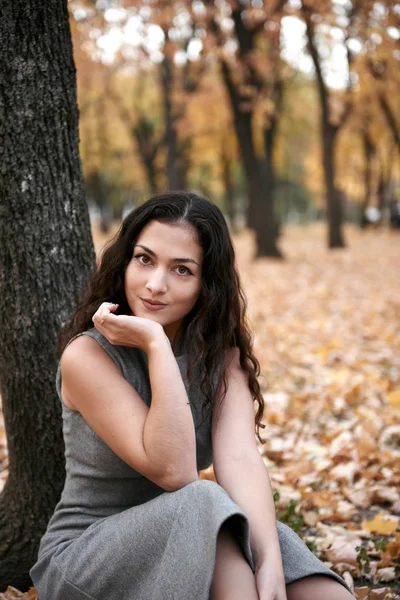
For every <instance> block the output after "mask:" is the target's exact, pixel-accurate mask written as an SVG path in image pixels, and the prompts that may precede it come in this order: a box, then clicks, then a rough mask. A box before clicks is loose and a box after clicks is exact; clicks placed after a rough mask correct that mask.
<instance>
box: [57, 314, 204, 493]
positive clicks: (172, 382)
mask: <svg viewBox="0 0 400 600" xmlns="http://www.w3.org/2000/svg"><path fill="white" fill-rule="evenodd" d="M111 317H113V319H119V322H118V326H120V325H121V326H122V328H123V332H124V335H125V336H126V339H129V327H131V332H130V339H131V341H134V338H135V336H134V333H133V331H134V328H135V327H138V326H139V325H140V326H142V327H147V326H149V327H150V328H151V335H148V334H147V333H146V335H144V334H143V331H141V339H144V338H146V339H148V340H149V343H148V344H146V350H147V355H148V364H149V373H150V383H151V390H152V398H151V406H150V408H149V407H147V406H146V404H145V403H144V401H143V400H142V398H141V397H140V396H139V394H138V393H137V392H136V390H135V389H134V388H133V387H132V386H131V385H130V384H129V383H128V382H127V381H126V380H125V379H124V377H123V376H122V374H121V372H120V370H119V369H118V367H117V366H116V365H115V364H114V362H113V361H112V360H111V358H110V357H109V356H108V355H107V354H106V352H105V351H104V350H103V349H102V348H101V347H100V346H99V344H98V343H97V342H96V341H95V340H93V339H92V338H90V337H88V336H81V337H79V338H77V339H75V340H74V341H73V342H72V343H71V344H70V345H69V346H68V347H67V348H66V350H65V351H64V353H63V356H62V359H61V372H62V396H63V398H64V400H66V401H67V402H68V404H69V405H70V406H72V407H73V408H74V409H75V410H78V411H79V412H80V413H81V414H82V416H83V417H84V419H85V420H86V421H87V422H88V423H89V425H90V426H91V427H92V429H94V431H95V432H96V433H97V434H98V435H99V436H100V437H101V438H102V439H103V441H104V442H105V443H106V444H107V445H108V446H110V448H111V449H112V450H113V451H114V452H115V453H116V454H118V456H120V458H122V459H123V460H124V461H125V462H127V463H128V464H129V465H130V466H131V467H133V468H134V469H135V470H137V471H138V472H139V473H141V474H142V475H144V476H145V477H148V478H149V479H151V480H152V481H154V482H155V483H156V484H157V485H159V486H160V487H162V488H164V489H165V490H167V491H173V490H176V489H179V488H181V487H183V486H185V485H187V484H188V483H190V482H191V481H195V480H196V479H198V473H197V465H196V442H195V432H194V423H193V418H192V413H191V409H190V405H189V400H188V397H187V393H186V389H185V386H184V383H183V381H182V377H181V373H180V371H179V367H178V365H177V362H176V359H175V356H174V354H173V352H172V349H171V345H170V343H169V340H168V338H167V337H166V335H165V333H164V331H163V329H162V327H161V326H158V325H157V324H155V323H154V322H150V323H143V322H144V321H148V320H147V319H137V318H136V317H126V316H121V317H115V316H114V315H111ZM113 319H110V317H107V318H106V319H105V321H106V322H107V321H108V320H111V321H112V322H113V323H114V324H115V323H116V321H114V320H113ZM130 319H136V322H133V321H129V320H130ZM138 321H140V323H138ZM156 325H157V326H156ZM104 327H106V323H104ZM103 329H104V328H103ZM116 331H117V329H114V331H113V334H112V335H113V336H114V337H113V339H114V340H115V339H116V338H115V335H116ZM136 342H137V340H136ZM125 345H128V344H125ZM131 345H132V346H134V345H136V344H135V343H132V344H131ZM142 345H143V344H142Z"/></svg>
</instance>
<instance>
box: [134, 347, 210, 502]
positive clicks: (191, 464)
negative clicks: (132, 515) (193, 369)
mask: <svg viewBox="0 0 400 600" xmlns="http://www.w3.org/2000/svg"><path fill="white" fill-rule="evenodd" d="M147 356H148V365H149V375H150V384H151V405H150V409H149V412H148V415H147V418H146V421H145V425H144V429H143V446H144V449H145V452H146V454H147V456H148V458H149V460H150V461H151V462H152V463H153V464H154V465H159V467H160V472H162V473H163V474H165V489H170V490H171V491H172V490H174V489H178V488H179V487H183V486H184V485H187V484H188V483H190V482H191V481H194V480H196V479H198V474H197V464H196V437H195V430H194V423H193V417H192V412H191V409H190V404H189V399H188V396H187V393H186V389H185V386H184V383H183V381H182V376H181V373H180V370H179V367H178V364H177V362H176V359H175V356H174V354H173V352H172V348H171V345H170V343H169V341H168V338H167V337H166V336H165V337H160V338H159V339H157V340H155V341H154V343H153V344H152V345H151V346H150V347H149V349H148V352H147Z"/></svg>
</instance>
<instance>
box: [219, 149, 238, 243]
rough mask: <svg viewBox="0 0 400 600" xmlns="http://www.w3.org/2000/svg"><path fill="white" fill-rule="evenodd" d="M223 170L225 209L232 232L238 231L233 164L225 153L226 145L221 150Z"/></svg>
mask: <svg viewBox="0 0 400 600" xmlns="http://www.w3.org/2000/svg"><path fill="white" fill-rule="evenodd" d="M220 156H221V168H222V182H223V185H224V199H225V209H226V212H227V214H228V218H229V223H230V226H231V229H232V231H237V224H236V216H237V214H236V213H237V211H236V204H235V196H234V189H233V181H232V164H231V162H232V161H231V159H230V158H229V156H228V154H227V153H226V152H225V149H224V143H223V145H222V148H221V155H220Z"/></svg>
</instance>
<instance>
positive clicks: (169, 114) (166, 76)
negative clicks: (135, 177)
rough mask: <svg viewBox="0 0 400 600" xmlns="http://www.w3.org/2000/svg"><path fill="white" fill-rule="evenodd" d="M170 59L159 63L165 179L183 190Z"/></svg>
mask: <svg viewBox="0 0 400 600" xmlns="http://www.w3.org/2000/svg"><path fill="white" fill-rule="evenodd" d="M172 77H173V74H172V60H171V59H170V58H169V56H167V55H166V56H165V57H164V60H163V61H162V63H161V87H162V91H163V101H164V113H165V143H166V147H167V165H166V171H167V181H168V189H170V190H183V189H185V187H186V182H185V181H184V176H183V170H182V167H181V164H180V163H181V160H180V159H181V157H180V153H179V147H178V143H179V141H178V132H177V130H176V115H174V107H173V104H172Z"/></svg>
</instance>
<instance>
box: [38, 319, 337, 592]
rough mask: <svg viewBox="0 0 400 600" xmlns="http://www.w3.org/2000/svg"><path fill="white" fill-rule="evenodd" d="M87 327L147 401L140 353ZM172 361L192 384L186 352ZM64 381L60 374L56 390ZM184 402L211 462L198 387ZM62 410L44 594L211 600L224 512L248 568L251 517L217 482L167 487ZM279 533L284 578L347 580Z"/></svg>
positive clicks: (201, 453) (43, 558) (42, 552)
mask: <svg viewBox="0 0 400 600" xmlns="http://www.w3.org/2000/svg"><path fill="white" fill-rule="evenodd" d="M85 334H86V335H89V336H91V337H92V338H94V339H95V340H96V341H97V342H98V343H99V344H100V345H101V346H102V348H103V349H104V350H105V351H106V352H107V354H109V356H110V357H111V358H112V360H113V361H114V362H115V363H116V365H117V366H118V367H119V368H120V369H121V372H122V374H123V376H124V377H125V378H126V379H127V380H128V381H129V383H130V384H131V385H132V386H134V387H135V389H136V390H137V392H138V393H139V394H140V396H141V397H142V398H143V400H144V402H146V404H147V405H149V404H150V400H151V388H150V381H149V373H148V363H147V356H146V354H145V353H144V352H142V351H140V350H138V349H135V348H126V347H122V346H113V345H111V344H110V343H109V342H108V341H107V340H106V338H104V337H103V336H102V335H101V334H100V333H99V332H97V330H95V329H91V330H89V331H87V332H85ZM176 360H177V363H178V365H179V369H180V371H181V374H182V378H183V381H184V383H185V386H186V389H187V390H188V381H187V377H186V359H185V355H184V354H181V355H179V356H177V357H176ZM60 383H61V382H60V372H58V374H57V390H58V393H59V395H60ZM60 397H61V396H60ZM110 402H112V397H110ZM190 403H191V409H192V414H193V419H194V423H195V426H196V442H197V467H198V469H199V470H201V469H205V468H206V467H208V466H209V465H210V464H211V462H212V446H211V426H210V425H211V414H210V413H208V415H207V414H206V415H205V414H204V413H203V412H202V403H203V397H202V396H201V394H200V393H196V394H194V393H191V394H190ZM62 409H63V430H64V439H65V458H66V480H65V486H64V490H63V493H62V496H61V499H60V501H59V503H58V504H57V506H56V508H55V512H54V514H53V516H52V518H51V520H50V522H49V524H48V527H47V530H46V533H45V534H44V536H43V538H42V540H41V543H40V548H39V555H38V559H37V562H36V564H35V565H34V567H33V568H32V569H31V577H32V581H33V583H34V585H35V588H36V590H37V592H38V595H39V599H40V600H209V589H210V585H211V580H212V575H213V569H214V561H215V550H216V540H217V535H218V531H219V529H220V527H221V525H222V524H223V523H225V522H226V521H227V520H229V524H230V525H231V527H232V530H233V531H234V533H235V535H236V536H237V539H238V541H239V543H240V545H241V547H242V550H243V553H244V556H245V558H246V559H247V561H248V562H249V564H250V565H251V567H252V568H253V569H254V564H253V558H252V554H251V549H250V544H249V525H248V521H247V518H246V516H245V515H244V513H243V512H242V510H241V509H240V508H239V507H238V506H237V505H236V504H235V503H234V502H233V501H232V500H231V499H230V497H229V496H228V494H227V493H226V492H225V491H224V489H223V488H222V487H221V486H219V485H218V484H217V483H214V482H212V481H205V480H199V481H195V482H193V483H191V484H189V485H187V486H186V487H184V488H182V489H180V490H178V491H176V492H165V491H164V490H163V489H162V488H160V487H158V486H157V485H156V484H154V483H153V482H151V481H150V480H149V479H147V478H146V477H143V476H142V475H141V474H140V473H138V472H137V471H135V470H134V469H132V468H131V467H130V466H129V465H128V464H126V463H125V462H124V461H123V460H121V459H120V458H119V457H118V456H117V455H116V454H115V453H114V452H113V451H112V450H111V449H110V448H109V447H108V446H107V445H106V444H105V443H104V442H103V441H102V440H101V438H100V437H99V436H98V435H97V434H96V433H95V432H94V431H93V430H92V429H91V427H90V426H89V425H88V424H87V422H86V421H85V420H84V419H83V417H82V416H81V415H80V413H78V412H75V411H72V410H69V409H68V408H67V407H66V406H65V405H64V403H63V404H62ZM278 533H279V541H280V546H281V551H282V558H283V565H284V571H285V578H286V582H287V583H290V582H291V581H295V580H296V579H299V578H301V577H305V576H307V575H311V574H318V573H319V574H324V575H328V576H330V577H334V578H335V579H337V580H338V581H340V582H341V583H342V584H343V585H345V584H344V582H343V580H342V579H341V578H340V577H338V576H337V575H336V574H335V573H333V571H331V570H330V569H328V568H327V567H325V566H324V565H323V563H322V562H320V561H319V560H318V559H317V558H316V557H315V556H314V555H313V554H312V553H311V552H310V551H309V550H308V548H307V547H306V546H305V544H304V543H303V542H302V541H301V539H300V538H299V537H298V536H297V535H296V534H295V533H294V532H293V531H292V530H291V529H290V528H289V527H287V526H286V525H283V524H282V523H278Z"/></svg>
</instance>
